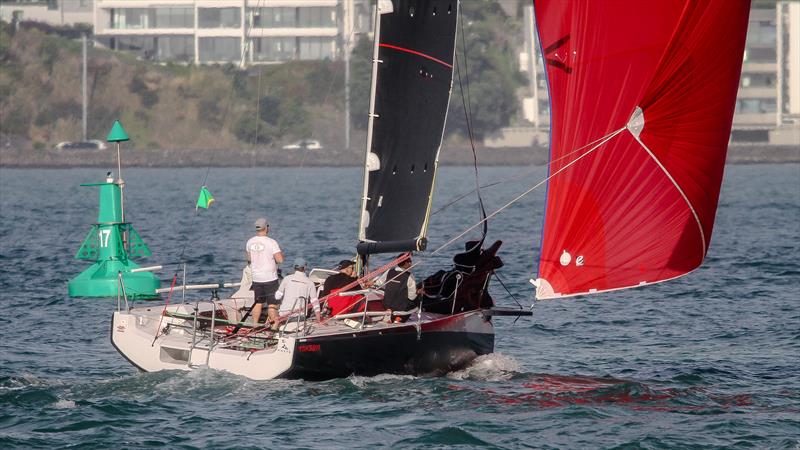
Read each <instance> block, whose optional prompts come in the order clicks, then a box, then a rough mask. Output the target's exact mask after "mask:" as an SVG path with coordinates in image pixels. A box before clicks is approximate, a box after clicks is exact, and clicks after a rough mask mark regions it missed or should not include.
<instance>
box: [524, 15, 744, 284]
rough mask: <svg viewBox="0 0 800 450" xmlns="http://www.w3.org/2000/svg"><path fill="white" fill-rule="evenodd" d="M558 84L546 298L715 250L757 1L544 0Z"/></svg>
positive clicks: (674, 271) (553, 95)
mask: <svg viewBox="0 0 800 450" xmlns="http://www.w3.org/2000/svg"><path fill="white" fill-rule="evenodd" d="M534 8H535V14H536V22H537V25H538V30H539V39H540V42H541V48H542V53H543V57H544V62H545V67H546V72H547V80H548V83H549V89H550V105H551V112H550V118H551V125H550V132H551V135H550V164H551V165H550V168H549V176H550V177H551V178H550V179H549V185H548V190H547V204H546V207H545V217H544V224H543V231H542V244H541V256H540V261H539V273H538V277H539V278H538V280H536V282H535V284H536V285H537V298H551V297H559V296H566V295H577V294H585V293H592V292H602V291H609V290H614V289H623V288H629V287H636V286H640V285H644V284H649V283H654V282H659V281H664V280H668V279H672V278H675V277H679V276H681V275H684V274H686V273H688V272H690V271H692V270H693V269H695V268H697V267H698V266H699V265H700V264H701V263H702V261H703V258H704V257H705V255H706V252H707V251H708V246H709V241H710V239H711V231H712V228H713V225H714V216H715V214H716V209H717V200H718V197H719V191H720V185H721V183H722V172H723V167H724V164H725V154H726V152H727V145H728V139H729V136H730V130H731V121H732V118H733V112H734V106H735V101H736V93H737V88H738V83H739V74H740V72H741V66H742V55H743V50H744V43H745V36H746V32H747V23H748V14H749V10H750V1H749V0H704V1H695V0H660V1H657V2H642V1H640V0H624V1H623V0H615V1H607V2H597V1H591V0H576V1H563V0H534Z"/></svg>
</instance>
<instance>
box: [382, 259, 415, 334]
mask: <svg viewBox="0 0 800 450" xmlns="http://www.w3.org/2000/svg"><path fill="white" fill-rule="evenodd" d="M402 256H403V255H399V256H398V258H400V257H402ZM410 268H411V258H410V257H409V258H408V259H407V260H405V261H403V262H402V263H400V264H398V265H397V267H393V268H392V269H390V270H389V271H388V272H386V277H385V280H386V281H385V282H384V284H383V307H384V308H386V309H387V310H388V311H389V313H390V314H391V320H392V321H393V322H394V323H402V322H405V321H406V320H408V315H396V314H393V312H394V311H409V310H411V309H413V308H414V307H415V306H416V302H415V300H416V299H417V293H418V291H417V283H416V282H415V281H414V276H413V275H411V271H410V270H409V269H410Z"/></svg>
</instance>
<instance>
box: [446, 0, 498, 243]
mask: <svg viewBox="0 0 800 450" xmlns="http://www.w3.org/2000/svg"><path fill="white" fill-rule="evenodd" d="M458 19H459V23H458V25H459V27H460V28H461V51H462V52H463V54H464V79H465V80H462V78H461V64H460V63H459V58H458V51H456V52H454V56H455V63H456V64H455V65H456V73H457V74H458V86H459V89H460V91H461V104H462V105H463V107H464V120H465V121H466V124H467V134H468V135H469V144H470V148H471V149H472V165H473V168H474V170H475V189H474V190H473V192H475V193H476V194H477V197H478V205H479V208H480V217H481V219H482V222H483V230H482V232H481V239H480V240H479V241H477V242H476V243H475V245H474V246H473V247H472V248H469V249H467V251H468V252H469V251H474V250H475V249H476V248H480V246H481V245H483V241H484V239H486V234H487V233H488V232H489V223H488V221H487V220H486V208H485V207H484V205H483V197H482V196H481V185H480V178H479V176H478V152H477V151H476V150H475V134H474V132H473V130H472V102H471V97H470V91H469V65H468V64H467V41H466V37H465V33H464V15H463V12H462V8H461V6H460V5H459V7H458ZM464 81H466V89H465V88H464V84H465V82H464Z"/></svg>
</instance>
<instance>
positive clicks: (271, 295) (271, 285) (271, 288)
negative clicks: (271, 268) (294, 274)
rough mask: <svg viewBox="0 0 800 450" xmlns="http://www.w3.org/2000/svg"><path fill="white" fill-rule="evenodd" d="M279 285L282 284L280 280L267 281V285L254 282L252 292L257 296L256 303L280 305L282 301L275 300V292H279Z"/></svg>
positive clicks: (251, 287)
mask: <svg viewBox="0 0 800 450" xmlns="http://www.w3.org/2000/svg"><path fill="white" fill-rule="evenodd" d="M279 285H280V283H279V282H278V280H274V281H267V282H265V283H259V282H257V281H253V284H252V285H251V286H250V290H251V291H253V294H255V301H256V303H264V302H266V303H267V305H280V304H281V301H280V300H275V292H277V290H278V286H279Z"/></svg>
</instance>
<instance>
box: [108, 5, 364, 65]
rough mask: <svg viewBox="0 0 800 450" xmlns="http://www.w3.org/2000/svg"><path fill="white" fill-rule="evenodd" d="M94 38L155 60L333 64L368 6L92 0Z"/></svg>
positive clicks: (110, 46) (111, 46)
mask: <svg viewBox="0 0 800 450" xmlns="http://www.w3.org/2000/svg"><path fill="white" fill-rule="evenodd" d="M94 15H95V19H94V25H95V39H96V40H97V41H98V42H100V43H101V44H103V45H105V46H107V47H109V48H112V49H115V50H126V51H132V52H136V53H138V54H139V55H140V56H141V57H143V58H147V59H152V60H157V61H185V62H189V63H194V64H208V63H233V64H237V65H240V66H247V65H251V64H259V63H277V62H283V61H288V60H321V59H339V58H341V57H342V56H343V49H344V48H345V45H348V44H349V43H350V42H351V41H352V40H353V36H354V35H355V34H356V33H358V32H360V31H361V28H362V27H365V26H366V27H368V23H369V20H368V15H369V6H368V2H367V1H366V0H96V2H95V8H94Z"/></svg>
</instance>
